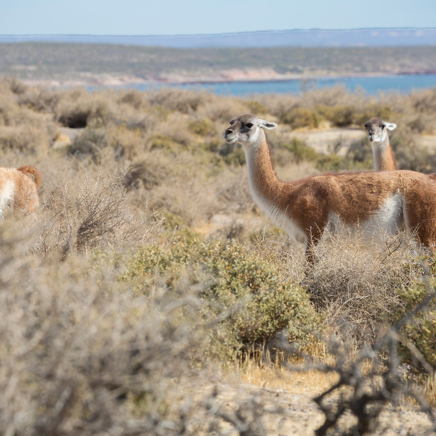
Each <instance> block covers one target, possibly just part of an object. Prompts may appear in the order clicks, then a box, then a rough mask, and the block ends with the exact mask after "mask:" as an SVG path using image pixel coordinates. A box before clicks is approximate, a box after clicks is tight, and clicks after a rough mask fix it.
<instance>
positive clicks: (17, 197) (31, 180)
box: [0, 165, 42, 217]
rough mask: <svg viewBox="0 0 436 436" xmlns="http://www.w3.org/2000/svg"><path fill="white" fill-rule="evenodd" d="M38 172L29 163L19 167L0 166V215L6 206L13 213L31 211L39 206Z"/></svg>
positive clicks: (0, 215) (39, 180) (39, 182)
mask: <svg viewBox="0 0 436 436" xmlns="http://www.w3.org/2000/svg"><path fill="white" fill-rule="evenodd" d="M41 181H42V178H41V174H40V172H39V171H38V170H37V169H36V168H35V167H33V166H31V165H26V166H24V167H21V168H1V167H0V217H4V215H5V212H6V210H7V209H8V208H13V210H14V213H15V214H17V213H24V214H27V213H32V212H34V211H35V209H36V208H37V207H38V206H39V196H38V187H39V186H40V185H41Z"/></svg>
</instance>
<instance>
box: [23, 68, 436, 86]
mask: <svg viewBox="0 0 436 436" xmlns="http://www.w3.org/2000/svg"><path fill="white" fill-rule="evenodd" d="M434 74H436V70H430V71H428V70H427V71H398V72H388V71H386V72H381V73H347V74H310V75H305V74H279V73H275V72H272V71H271V70H269V71H265V70H248V71H243V70H232V71H223V72H221V73H219V74H217V75H216V76H200V77H192V76H183V75H179V74H170V75H168V76H159V77H150V78H146V79H144V78H141V77H136V76H131V75H111V74H95V75H90V74H87V73H84V74H83V76H84V77H81V78H77V79H21V81H22V82H23V83H25V84H27V85H31V86H48V87H68V88H69V87H106V86H107V87H118V86H119V87H123V86H134V85H149V86H153V85H159V86H165V85H170V86H174V85H196V84H198V85H214V84H225V83H264V82H290V81H308V82H309V81H313V80H325V79H332V80H335V79H346V78H355V77H390V76H392V77H393V76H410V75H422V76H424V75H434Z"/></svg>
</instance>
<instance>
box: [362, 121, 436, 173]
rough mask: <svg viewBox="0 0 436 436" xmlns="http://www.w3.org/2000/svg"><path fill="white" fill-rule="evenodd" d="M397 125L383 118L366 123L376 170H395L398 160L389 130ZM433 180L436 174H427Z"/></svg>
mask: <svg viewBox="0 0 436 436" xmlns="http://www.w3.org/2000/svg"><path fill="white" fill-rule="evenodd" d="M396 127H397V125H396V124H394V123H388V122H387V121H383V120H382V119H381V118H377V117H374V118H371V119H370V120H369V121H367V123H366V124H365V129H366V131H367V133H368V140H369V142H370V144H371V148H372V156H373V158H374V169H375V170H376V171H395V170H396V169H397V162H396V161H395V153H394V151H393V150H392V146H391V143H390V141H389V135H388V132H387V130H394V129H395V128H396ZM426 175H427V177H430V178H431V179H433V180H436V174H426Z"/></svg>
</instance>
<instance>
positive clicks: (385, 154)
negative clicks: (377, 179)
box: [371, 134, 397, 171]
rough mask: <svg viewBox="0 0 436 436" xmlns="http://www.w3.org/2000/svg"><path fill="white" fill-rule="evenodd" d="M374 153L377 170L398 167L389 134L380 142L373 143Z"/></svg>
mask: <svg viewBox="0 0 436 436" xmlns="http://www.w3.org/2000/svg"><path fill="white" fill-rule="evenodd" d="M371 147H372V155H373V158H374V168H375V170H376V171H393V170H396V169H397V164H396V163H395V155H394V152H393V150H392V147H391V143H390V142H389V135H388V134H386V138H385V139H384V141H383V142H380V143H379V144H374V143H372V144H371Z"/></svg>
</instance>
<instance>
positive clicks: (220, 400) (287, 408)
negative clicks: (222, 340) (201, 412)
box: [201, 383, 435, 436]
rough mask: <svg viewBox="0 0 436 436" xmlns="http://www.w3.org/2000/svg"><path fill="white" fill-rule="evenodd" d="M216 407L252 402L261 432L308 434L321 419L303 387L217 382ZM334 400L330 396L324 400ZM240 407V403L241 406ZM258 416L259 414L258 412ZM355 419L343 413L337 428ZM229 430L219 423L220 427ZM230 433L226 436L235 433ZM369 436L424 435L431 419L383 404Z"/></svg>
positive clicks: (229, 410)
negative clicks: (261, 413) (262, 430)
mask: <svg viewBox="0 0 436 436" xmlns="http://www.w3.org/2000/svg"><path fill="white" fill-rule="evenodd" d="M215 386H218V395H217V397H216V406H215V407H216V408H217V407H218V406H220V411H223V412H226V413H228V414H230V415H231V414H232V413H234V412H235V411H236V410H238V409H240V408H241V405H243V404H244V402H246V403H247V404H249V403H250V401H253V400H254V402H255V403H257V404H258V405H259V410H260V409H263V415H262V419H261V422H262V424H263V426H264V428H265V432H264V434H265V435H276V436H285V435H287V436H289V435H295V436H297V435H298V436H306V435H307V436H309V435H314V434H315V433H314V432H315V430H316V429H317V428H319V427H320V426H321V425H322V423H323V422H324V415H323V413H322V412H320V411H319V409H318V407H317V405H316V404H315V403H314V402H313V401H312V395H309V394H308V393H307V392H306V389H305V386H304V385H303V386H301V385H300V386H299V387H298V393H297V392H296V390H295V389H293V388H291V389H283V388H274V389H272V388H261V387H257V386H254V385H252V384H246V383H240V384H236V385H235V384H232V385H229V384H221V383H220V384H218V385H215ZM201 390H202V391H203V392H205V391H209V392H211V391H212V390H213V387H212V386H203V388H202V389H201ZM328 401H329V402H330V403H334V402H335V400H334V399H330V400H328ZM242 407H243V406H242ZM259 416H260V414H259ZM356 422H357V420H356V419H355V418H354V416H353V415H352V413H351V412H346V413H345V414H344V415H343V417H342V418H341V420H340V429H341V430H345V429H347V428H348V429H349V428H350V427H352V426H353V425H354V424H355V423H356ZM226 428H228V429H230V427H227V425H226V424H223V430H224V429H226ZM236 434H238V433H237V432H231V433H229V435H236ZM371 434H372V435H377V436H378V435H380V436H381V435H386V436H391V435H392V436H393V435H409V436H412V435H416V436H418V435H424V434H428V435H430V434H435V433H434V432H432V431H431V422H430V420H429V419H428V418H427V416H426V415H425V414H424V413H423V412H420V411H419V410H418V409H417V408H416V407H414V406H411V405H402V406H399V407H394V406H387V407H386V409H385V411H384V412H382V414H381V416H380V417H379V419H378V421H377V423H376V426H375V429H374V431H373V432H372V433H371Z"/></svg>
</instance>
